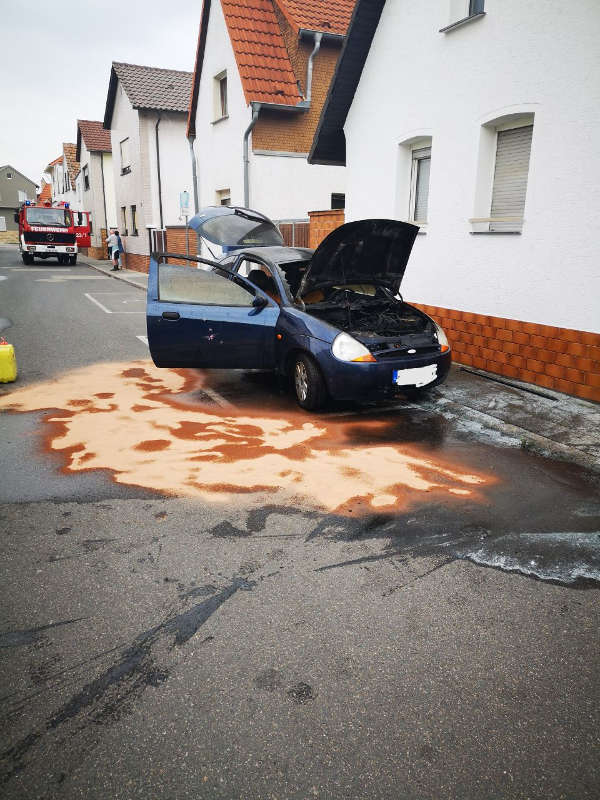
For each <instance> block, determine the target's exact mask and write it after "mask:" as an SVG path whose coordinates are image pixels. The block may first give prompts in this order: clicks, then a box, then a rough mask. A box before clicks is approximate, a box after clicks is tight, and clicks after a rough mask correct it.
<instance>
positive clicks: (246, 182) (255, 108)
mask: <svg viewBox="0 0 600 800" xmlns="http://www.w3.org/2000/svg"><path fill="white" fill-rule="evenodd" d="M261 105H262V104H261V103H252V119H251V120H250V124H249V125H248V127H247V128H246V130H245V131H244V207H245V208H248V207H249V205H250V181H249V175H248V172H249V163H250V160H249V158H248V137H249V136H250V132H251V131H252V128H253V127H254V126H255V125H256V120H257V119H258V114H259V111H260V107H261Z"/></svg>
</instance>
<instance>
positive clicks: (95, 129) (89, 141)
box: [77, 119, 112, 153]
mask: <svg viewBox="0 0 600 800" xmlns="http://www.w3.org/2000/svg"><path fill="white" fill-rule="evenodd" d="M77 127H78V129H79V131H80V132H81V136H82V138H83V141H84V142H85V146H86V147H87V149H88V150H89V151H90V152H97V151H101V152H103V153H110V152H111V149H112V148H111V144H110V131H107V130H105V129H104V128H103V127H102V122H96V121H95V120H89V119H78V120H77Z"/></svg>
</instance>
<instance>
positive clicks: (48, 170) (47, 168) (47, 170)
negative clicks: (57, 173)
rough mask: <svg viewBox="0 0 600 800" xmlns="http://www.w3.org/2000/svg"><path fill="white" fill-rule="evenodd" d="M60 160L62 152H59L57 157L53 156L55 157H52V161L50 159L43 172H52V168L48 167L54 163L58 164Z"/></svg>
mask: <svg viewBox="0 0 600 800" xmlns="http://www.w3.org/2000/svg"><path fill="white" fill-rule="evenodd" d="M62 160H63V155H62V153H61V154H60V155H59V156H58V158H55V159H54V161H51V162H50V163H49V164H48V166H47V167H46V169H45V170H44V172H52V170H51V169H50V167H54V166H55V165H56V164H60V162H61V161H62Z"/></svg>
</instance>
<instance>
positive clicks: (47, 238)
mask: <svg viewBox="0 0 600 800" xmlns="http://www.w3.org/2000/svg"><path fill="white" fill-rule="evenodd" d="M25 242H26V243H28V244H75V234H74V233H38V232H37V231H26V232H25Z"/></svg>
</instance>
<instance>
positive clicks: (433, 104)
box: [311, 0, 600, 400]
mask: <svg viewBox="0 0 600 800" xmlns="http://www.w3.org/2000/svg"><path fill="white" fill-rule="evenodd" d="M599 41H600V4H599V3H598V2H597V0H578V2H577V3H576V4H571V5H570V6H569V7H566V6H565V4H564V3H563V2H559V0H531V2H528V3H523V2H522V1H521V0H485V1H484V0H470V2H469V0H432V2H428V3H414V2H409V0H387V1H386V0H370V2H367V0H358V4H357V9H356V12H355V16H354V19H353V24H352V26H351V28H350V30H349V32H348V42H347V46H346V49H345V52H344V55H343V57H342V60H341V61H340V65H339V68H338V72H337V73H336V77H335V80H334V83H333V84H332V87H331V90H330V93H329V96H328V99H327V103H326V106H325V109H324V112H323V116H322V118H321V121H320V125H319V128H318V131H317V134H316V136H315V140H314V144H313V149H312V152H311V161H312V162H313V163H321V162H324V163H331V162H333V163H338V164H346V165H347V173H348V176H347V180H348V189H347V203H346V209H347V213H346V219H347V220H355V219H359V218H366V217H391V218H396V219H401V220H408V221H416V222H417V223H418V224H419V225H421V231H420V232H421V233H422V234H423V235H420V236H418V237H417V241H416V243H415V247H414V250H413V255H412V257H411V260H410V262H409V266H408V269H407V273H406V277H405V280H404V283H403V286H402V291H403V294H404V296H405V297H406V298H407V299H410V300H412V301H416V302H417V303H421V304H423V305H424V306H425V307H426V308H427V309H428V310H429V311H430V312H431V313H433V315H434V316H437V317H438V318H439V319H441V320H442V321H443V322H444V324H445V325H446V327H447V328H448V333H449V335H450V338H451V339H452V342H453V345H454V357H455V360H457V361H460V362H462V363H463V364H467V365H470V366H472V367H476V368H480V369H483V370H488V371H492V372H498V373H501V374H503V375H506V376H509V377H514V378H519V379H521V380H525V381H530V382H533V383H537V384H539V385H541V386H545V387H548V388H553V389H557V390H559V391H564V392H568V393H571V394H576V395H579V396H581V397H586V398H589V399H594V400H600V374H599V373H600V335H598V334H599V333H600V300H599V298H600V270H599V269H598V220H599V219H600V159H599V158H598V142H599V141H600V47H599V46H598V42H599Z"/></svg>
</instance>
